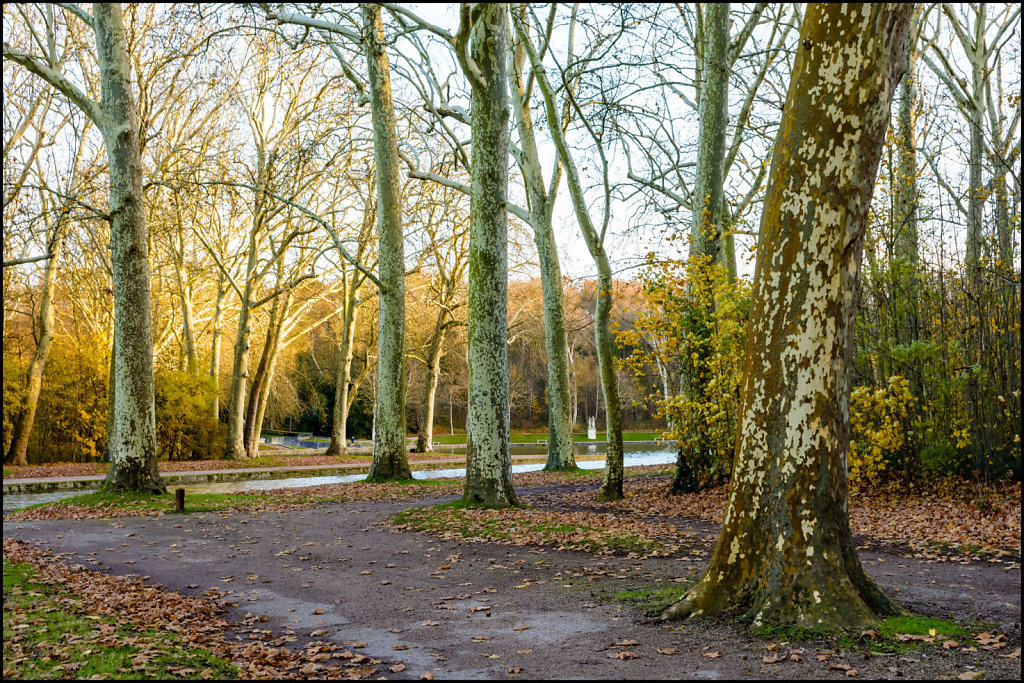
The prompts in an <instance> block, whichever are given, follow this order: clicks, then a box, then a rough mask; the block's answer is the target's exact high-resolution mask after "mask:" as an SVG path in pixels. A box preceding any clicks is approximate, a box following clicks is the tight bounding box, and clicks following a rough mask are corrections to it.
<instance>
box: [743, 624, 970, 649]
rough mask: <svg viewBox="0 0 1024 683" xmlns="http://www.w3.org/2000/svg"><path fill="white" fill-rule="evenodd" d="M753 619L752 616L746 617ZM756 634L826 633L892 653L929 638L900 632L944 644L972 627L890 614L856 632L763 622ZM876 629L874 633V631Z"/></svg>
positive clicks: (804, 636)
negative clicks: (903, 637)
mask: <svg viewBox="0 0 1024 683" xmlns="http://www.w3.org/2000/svg"><path fill="white" fill-rule="evenodd" d="M741 621H744V623H749V618H744V619H743V620H741ZM752 632H753V633H754V634H755V635H759V636H762V637H769V638H785V639H787V640H791V641H807V640H820V639H821V638H822V637H825V638H828V639H831V640H834V641H835V645H836V646H837V647H839V648H842V649H854V650H857V649H865V650H869V651H871V652H877V653H882V654H892V653H894V652H908V651H910V650H913V649H916V648H918V647H920V646H921V645H922V644H924V643H926V642H927V641H922V640H908V641H902V640H900V639H899V637H898V636H901V635H902V636H928V637H932V638H934V643H936V644H941V643H942V642H943V641H944V640H948V639H955V638H970V637H971V635H972V633H971V631H969V630H968V629H966V628H964V627H963V626H960V625H958V624H955V623H953V622H951V621H946V620H944V619H932V618H930V617H922V616H917V615H908V616H900V617H888V618H886V619H884V620H883V621H881V622H879V623H878V624H876V625H875V626H874V627H873V628H870V629H864V630H862V631H859V632H856V633H850V632H846V631H834V632H827V631H826V632H823V631H818V630H813V629H806V628H799V627H796V626H759V627H757V628H754V629H752ZM872 632H873V633H872Z"/></svg>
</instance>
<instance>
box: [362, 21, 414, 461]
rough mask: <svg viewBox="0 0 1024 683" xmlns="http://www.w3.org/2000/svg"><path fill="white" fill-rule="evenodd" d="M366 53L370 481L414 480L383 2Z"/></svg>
mask: <svg viewBox="0 0 1024 683" xmlns="http://www.w3.org/2000/svg"><path fill="white" fill-rule="evenodd" d="M362 46H363V52H364V54H365V55H366V69H367V74H368V78H367V80H368V81H369V85H370V109H371V111H372V117H373V154H374V160H375V162H376V173H377V239H378V241H379V244H380V249H379V254H378V257H377V259H378V264H379V265H378V273H379V274H380V280H381V288H380V295H379V299H378V302H379V303H378V306H379V311H380V314H379V318H378V320H379V322H378V326H379V330H380V332H379V334H378V338H377V413H376V415H377V423H376V424H377V430H376V431H377V433H376V435H375V440H374V442H373V464H371V465H370V474H369V476H368V477H367V481H384V480H388V479H412V470H411V469H409V456H408V454H407V453H406V447H405V239H404V236H403V234H402V195H401V192H402V184H401V181H400V179H399V175H398V165H399V159H398V139H397V137H398V136H397V130H396V128H395V108H394V103H393V102H392V99H391V70H390V67H389V65H388V55H387V51H386V50H385V49H384V24H383V22H382V21H381V11H380V6H379V5H364V6H363V35H362Z"/></svg>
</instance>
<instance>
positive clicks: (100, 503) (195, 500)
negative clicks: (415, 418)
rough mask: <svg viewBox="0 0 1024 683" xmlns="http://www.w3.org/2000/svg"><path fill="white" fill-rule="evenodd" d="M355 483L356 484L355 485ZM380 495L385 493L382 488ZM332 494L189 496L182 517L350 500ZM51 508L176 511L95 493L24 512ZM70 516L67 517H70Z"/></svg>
mask: <svg viewBox="0 0 1024 683" xmlns="http://www.w3.org/2000/svg"><path fill="white" fill-rule="evenodd" d="M354 483H356V482H354ZM451 483H452V481H451V480H450V479H448V480H445V479H407V480H404V481H392V482H387V484H394V485H396V486H402V487H406V486H425V487H436V486H446V485H451ZM381 490H382V492H383V491H385V490H386V489H384V488H382V489H381ZM336 491H337V492H332V493H314V492H311V493H309V494H308V495H284V494H278V493H277V492H276V491H274V490H268V491H252V492H245V493H189V494H186V495H185V513H186V514H188V513H192V512H211V511H215V510H227V509H229V508H234V507H245V506H249V505H254V504H271V505H273V504H275V503H293V504H294V503H297V504H313V503H331V502H340V501H344V500H347V499H348V498H349V497H350V496H349V494H347V493H346V491H345V488H344V487H341V488H340V489H337V490H336ZM42 507H48V508H54V509H57V510H62V509H63V510H64V511H66V512H67V513H72V512H75V511H79V510H84V509H89V510H99V511H112V510H130V511H142V510H162V511H164V512H167V513H172V512H173V511H174V509H175V502H174V494H173V493H161V494H152V493H135V492H131V491H118V492H110V491H94V492H92V493H83V494H80V495H77V496H71V497H69V498H64V499H62V500H58V501H52V502H47V503H36V504H35V505H29V506H27V507H25V508H24V509H25V510H32V509H35V508H42ZM69 516H70V514H69Z"/></svg>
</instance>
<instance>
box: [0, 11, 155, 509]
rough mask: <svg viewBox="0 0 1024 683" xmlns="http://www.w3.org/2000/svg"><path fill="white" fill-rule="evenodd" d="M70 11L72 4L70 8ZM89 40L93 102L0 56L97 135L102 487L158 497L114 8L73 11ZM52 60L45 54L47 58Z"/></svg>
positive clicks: (139, 225)
mask: <svg viewBox="0 0 1024 683" xmlns="http://www.w3.org/2000/svg"><path fill="white" fill-rule="evenodd" d="M73 7H74V6H73ZM72 11H73V12H74V14H75V15H76V16H78V17H79V18H81V19H83V20H84V21H85V22H86V23H88V24H90V25H91V26H92V28H93V32H94V33H95V37H96V57H97V61H98V63H99V71H100V83H101V87H102V99H101V101H100V102H96V101H95V100H93V99H91V98H90V97H89V96H88V95H86V94H85V92H83V91H82V90H80V89H79V88H78V86H76V85H75V84H74V83H72V82H71V81H70V80H68V79H67V77H66V76H65V75H64V74H63V73H61V71H60V65H59V64H57V63H53V62H50V61H49V60H48V59H46V58H39V57H34V56H32V55H29V54H27V53H24V52H21V51H18V50H15V49H14V48H12V47H10V46H8V45H7V43H6V42H5V43H4V48H3V54H4V57H5V58H7V59H11V60H12V61H14V62H17V63H18V64H21V65H22V66H24V67H25V68H26V69H28V70H29V71H31V72H32V73H34V74H36V75H37V76H39V77H41V78H43V79H44V80H46V81H48V82H49V83H50V84H51V85H53V86H54V87H55V88H57V89H58V90H59V91H61V93H63V94H64V95H65V97H67V98H68V99H70V100H71V101H72V102H73V103H74V104H75V105H77V106H78V107H79V108H81V109H82V111H83V112H85V114H86V115H87V116H88V117H89V118H90V119H92V121H93V123H95V124H96V127H97V128H98V129H99V130H100V132H101V133H102V134H103V139H104V142H105V143H106V148H107V164H108V168H109V173H110V210H109V214H108V215H109V219H110V222H111V236H110V250H111V261H112V263H113V273H114V309H115V317H114V373H113V379H114V386H115V393H114V401H113V403H114V405H113V407H114V420H113V423H114V424H113V427H114V429H113V432H114V433H113V435H111V434H108V435H107V440H108V442H109V443H111V444H112V445H111V447H110V458H111V462H110V471H109V473H108V474H107V478H106V479H105V480H104V486H105V487H107V488H110V489H129V490H139V491H153V492H162V491H164V486H163V484H162V482H161V480H160V473H159V470H158V469H157V464H156V458H157V450H156V418H155V413H154V403H153V342H152V339H153V326H152V319H151V312H150V281H149V280H150V278H149V260H148V256H147V253H148V247H147V239H148V233H147V230H146V219H145V202H144V198H143V188H142V160H141V155H140V151H139V124H138V114H137V112H136V108H135V98H134V96H133V94H132V82H131V66H130V63H129V59H128V49H127V43H126V41H125V29H124V21H123V16H122V13H121V6H120V4H97V5H94V7H93V14H92V15H89V14H88V13H86V12H85V11H84V10H81V9H80V8H77V7H74V9H73V10H72ZM51 56H52V53H51Z"/></svg>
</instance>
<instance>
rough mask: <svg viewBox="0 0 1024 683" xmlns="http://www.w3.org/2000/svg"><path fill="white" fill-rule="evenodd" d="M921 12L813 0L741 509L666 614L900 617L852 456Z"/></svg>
mask: <svg viewBox="0 0 1024 683" xmlns="http://www.w3.org/2000/svg"><path fill="white" fill-rule="evenodd" d="M911 11H912V7H910V6H899V5H892V4H889V5H880V4H879V5H824V4H813V5H810V6H809V8H808V10H807V14H806V16H805V18H804V23H803V26H802V29H801V36H800V47H799V49H798V52H797V57H796V60H795V63H794V67H793V76H792V81H791V83H790V87H789V93H788V95H787V99H786V106H785V110H784V114H783V118H782V122H781V124H780V128H779V133H778V137H777V139H776V143H775V147H774V150H775V152H774V157H773V159H772V169H771V175H770V180H769V185H768V190H767V196H766V199H765V205H764V211H763V213H762V218H761V231H760V237H759V241H758V252H757V265H756V269H755V274H754V295H753V304H752V311H751V315H750V320H751V327H750V333H749V337H748V342H747V350H746V371H745V379H744V388H743V398H742V406H741V413H740V414H741V421H740V425H739V428H738V435H737V446H736V456H735V464H734V466H733V475H732V483H731V490H730V494H729V502H728V507H727V509H726V515H725V519H724V521H723V524H722V531H721V535H720V537H719V540H718V545H717V546H716V548H715V551H714V553H713V555H712V558H711V562H710V564H709V566H708V568H707V570H706V572H705V574H704V576H703V578H702V579H701V581H700V582H699V583H698V584H697V585H696V586H695V587H694V588H693V589H692V590H690V591H689V592H688V593H687V594H686V596H685V597H684V598H683V599H682V600H681V601H680V602H678V603H676V604H675V605H673V606H672V607H670V608H669V609H668V610H666V612H665V613H664V614H663V615H662V616H663V618H666V619H668V618H684V617H691V616H701V615H709V614H714V613H716V612H721V611H723V610H727V609H737V608H738V609H742V610H745V611H746V612H747V613H748V615H749V616H750V617H751V618H752V619H753V622H754V624H755V625H759V624H763V623H773V624H795V625H798V626H801V627H806V628H817V629H827V628H835V627H842V628H855V627H859V626H863V625H866V624H869V623H872V622H875V621H877V620H878V619H879V617H881V616H884V615H889V614H895V613H899V612H900V611H901V610H900V608H899V607H898V606H897V605H896V604H895V603H893V602H892V601H890V600H889V599H888V598H887V597H886V596H885V595H884V594H883V593H882V592H881V591H880V590H879V589H878V588H877V586H875V584H874V582H873V581H872V580H871V579H870V577H868V576H867V574H866V573H865V571H864V569H863V567H862V566H861V564H860V560H859V558H858V556H857V552H856V548H855V547H854V545H853V540H852V536H851V533H850V526H849V515H848V510H847V504H848V494H847V471H846V460H847V452H848V449H849V396H850V378H851V372H850V368H851V363H852V353H853V328H854V319H855V316H856V308H857V300H858V296H859V269H860V259H861V251H862V246H863V237H864V230H865V227H866V224H867V212H868V205H869V202H870V198H871V191H872V188H873V186H874V180H875V174H876V172H877V169H878V160H879V156H880V153H881V149H882V144H883V140H884V136H885V132H886V128H887V126H888V122H889V106H890V103H891V102H892V96H893V91H894V89H895V87H896V84H897V83H898V82H899V80H900V78H901V76H902V74H903V71H904V70H905V68H906V41H905V39H904V38H905V35H906V31H907V27H908V23H909V19H910V13H911Z"/></svg>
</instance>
